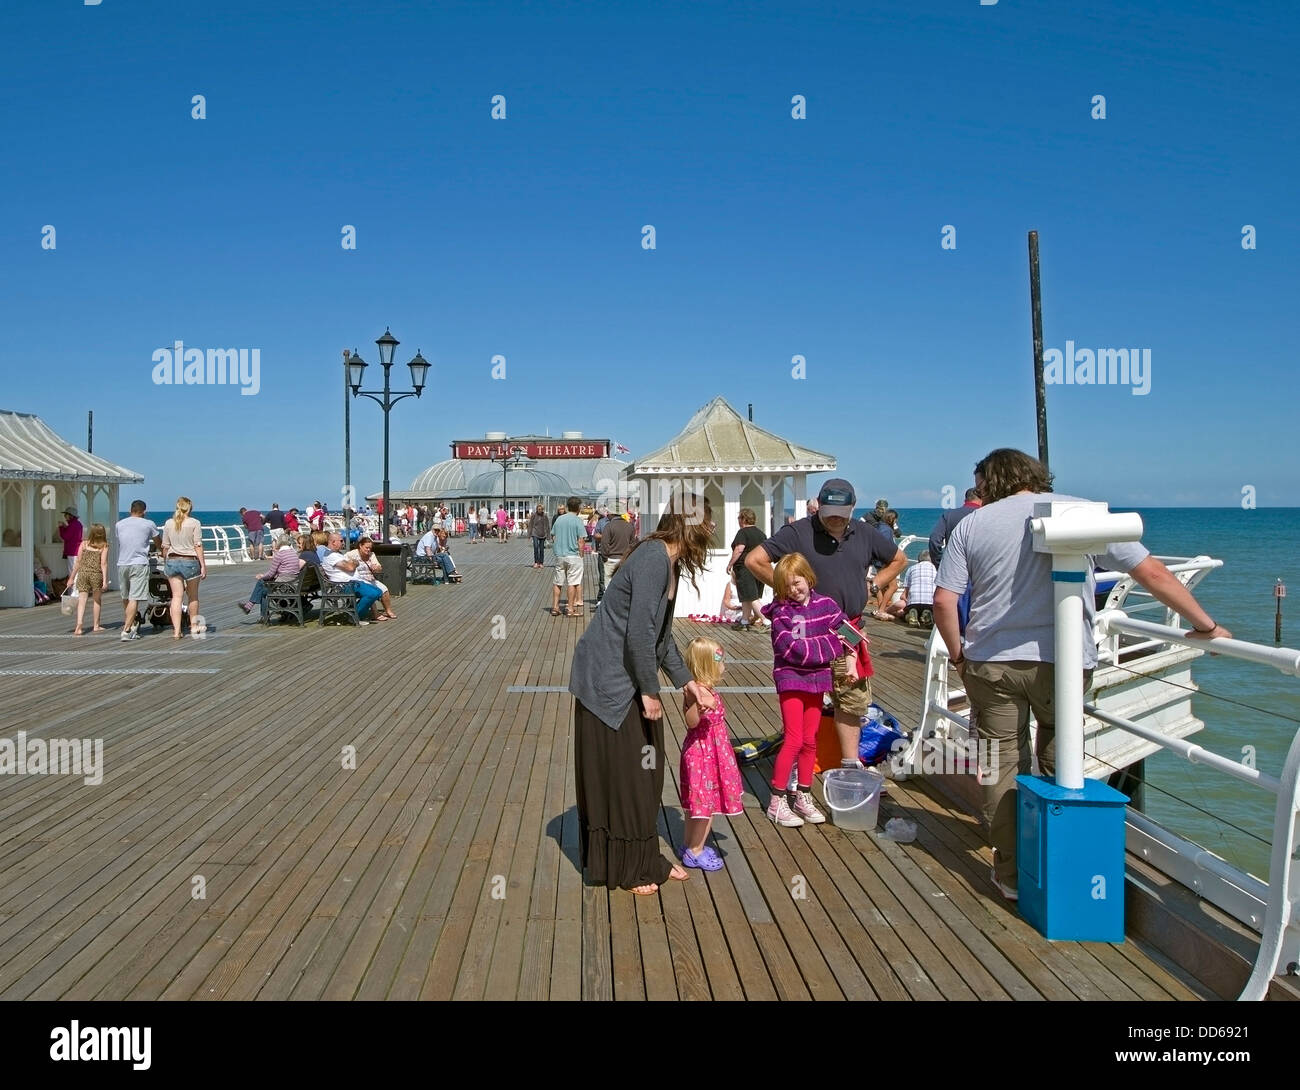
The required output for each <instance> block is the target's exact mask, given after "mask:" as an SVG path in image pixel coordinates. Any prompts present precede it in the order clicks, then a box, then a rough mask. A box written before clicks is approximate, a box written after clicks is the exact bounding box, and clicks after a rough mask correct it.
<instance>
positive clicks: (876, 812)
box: [822, 768, 885, 832]
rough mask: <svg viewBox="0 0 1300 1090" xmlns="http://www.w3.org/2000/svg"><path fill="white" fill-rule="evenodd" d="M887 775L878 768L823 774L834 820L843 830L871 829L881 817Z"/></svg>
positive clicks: (833, 771) (823, 785)
mask: <svg viewBox="0 0 1300 1090" xmlns="http://www.w3.org/2000/svg"><path fill="white" fill-rule="evenodd" d="M884 784H885V777H884V776H883V775H882V774H881V773H879V772H877V771H876V770H875V769H874V768H832V769H829V770H827V772H826V773H825V774H824V775H823V776H822V789H823V791H824V793H825V795H826V806H827V807H828V808H829V810H830V812H831V820H833V821H834V822H835V825H836V826H837V827H838V828H840V829H849V830H857V831H859V832H870V831H871V830H872V829H874V828H875V827H876V820H877V818H878V817H879V816H880V789H881V788H882V787H883V786H884Z"/></svg>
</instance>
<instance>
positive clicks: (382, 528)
mask: <svg viewBox="0 0 1300 1090" xmlns="http://www.w3.org/2000/svg"><path fill="white" fill-rule="evenodd" d="M400 343H401V342H400V341H399V340H398V339H397V338H396V337H394V336H393V335H392V333H391V332H389V330H388V329H387V328H385V329H384V335H383V336H382V337H380V338H378V339H377V340H376V341H375V344H377V345H378V346H379V364H380V366H381V367H383V369H384V388H383V390H363V389H361V380H362V377H363V376H364V375H365V371H366V366H367V364H366V361H365V360H363V359H362V358H361V357H360V356H359V355H357V354H356V353H355V352H354V353H353V354H352V355H351V356H349V357H348V360H347V367H348V385H349V386H351V387H352V396H353V397H368V398H370V400H371V401H373V402H375V403H376V404H377V405H378V406H379V407H380V408H381V409H383V410H384V513H383V514H382V515H381V516H380V519H379V533H380V538H381V540H382V541H384V542H385V543H387V542H388V520H389V519H390V518H392V516H393V509H392V504H391V502H390V501H389V498H388V414H389V412H390V411H391V410H392V408H393V406H394V405H396V404H397V403H398V402H399V401H401V400H402V399H403V398H407V397H419V396H420V393H421V392H422V391H423V390H424V384H425V381H426V379H427V378H428V375H429V361H428V360H426V359H425V358H424V357H423V356H422V355H420V353H419V352H416V353H415V358H414V359H413V360H411V362H410V363H408V364H407V365H406V366H407V367H409V368H410V369H411V385H412V386H413V387H415V388H414V389H413V390H403V391H401V392H400V393H397V394H394V393H393V391H392V390H391V389H390V388H389V385H388V373H389V371H390V370H391V369H392V366H393V353H394V352H395V351H396V350H397V346H398V345H399V344H400Z"/></svg>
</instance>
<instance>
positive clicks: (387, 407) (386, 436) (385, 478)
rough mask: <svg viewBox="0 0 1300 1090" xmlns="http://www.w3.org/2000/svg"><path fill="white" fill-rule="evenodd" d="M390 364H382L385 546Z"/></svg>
mask: <svg viewBox="0 0 1300 1090" xmlns="http://www.w3.org/2000/svg"><path fill="white" fill-rule="evenodd" d="M391 368H392V364H390V363H386V364H384V513H383V515H381V516H380V518H379V534H380V538H381V540H382V541H383V542H384V544H385V545H387V544H388V520H389V519H390V518H392V508H391V507H390V506H389V500H388V410H389V409H391V408H392V403H391V402H390V401H389V397H388V392H389V391H388V372H389V370H390V369H391Z"/></svg>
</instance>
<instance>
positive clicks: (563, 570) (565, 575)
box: [555, 556, 583, 587]
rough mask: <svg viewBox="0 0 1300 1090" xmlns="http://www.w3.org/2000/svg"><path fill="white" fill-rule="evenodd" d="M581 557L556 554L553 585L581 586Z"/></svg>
mask: <svg viewBox="0 0 1300 1090" xmlns="http://www.w3.org/2000/svg"><path fill="white" fill-rule="evenodd" d="M582 567H583V565H582V557H581V556H557V557H556V558H555V585H556V586H557V587H563V586H570V587H580V586H582Z"/></svg>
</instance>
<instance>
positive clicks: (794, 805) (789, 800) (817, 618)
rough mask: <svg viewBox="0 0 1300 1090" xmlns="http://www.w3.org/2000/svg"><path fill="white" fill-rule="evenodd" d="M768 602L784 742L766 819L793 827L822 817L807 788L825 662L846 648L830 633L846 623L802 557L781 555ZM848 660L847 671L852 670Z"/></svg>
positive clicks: (826, 678)
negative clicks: (793, 785) (793, 783)
mask: <svg viewBox="0 0 1300 1090" xmlns="http://www.w3.org/2000/svg"><path fill="white" fill-rule="evenodd" d="M772 584H773V589H774V592H775V597H774V600H773V601H772V602H771V603H769V604H768V605H765V606H764V607H763V611H762V612H763V615H764V616H765V617H766V618H767V619H768V621H769V622H770V623H771V626H772V657H773V663H772V677H773V680H774V681H775V682H776V692H777V699H779V700H780V702H781V724H782V726H783V727H784V728H785V738H784V739H783V741H782V742H781V752H780V753H778V754H777V758H776V766H775V767H774V768H773V770H772V801H771V802H770V803H769V804H768V807H767V816H768V818H769V819H770V820H771V821H772V822H773V823H774V824H776V825H783V826H785V827H787V828H794V827H795V826H798V825H802V824H803V823H804V822H805V821H810V822H812V823H813V824H814V825H819V824H821V822H823V821H825V820H826V815H825V814H823V813H822V812H821V811H820V810H819V809H817V804H816V803H815V802H814V801H813V797H812V792H811V787H812V778H813V764H814V762H815V761H816V758H817V728H818V726H819V725H820V724H821V717H822V694H823V693H828V692H830V691H831V687H832V679H831V663H832V662H834V661H835V660H836V659H837V658H839V657H840V656H841V655H843V654H844V649H845V647H846V646H848V645H847V644H846V643H845V642H844V641H843V640H842V639H840V636H839V634H838V632H837V631H836V630H837V629H838V628H839V626H840V625H841V624H843V623H844V622H845V621H847V620H848V618H847V617H846V616H845V615H844V611H843V610H842V609H840V607H839V606H837V605H836V604H835V602H834V600H833V599H831V598H827V597H826V596H825V595H824V594H817V593H815V592H814V591H813V587H815V586H816V585H817V576H816V575H815V574H813V570H812V566H811V565H810V564H809V563H808V561H807V560H806V559H805V558H804V556H803V554H802V553H787V554H786V555H785V556H783V557H781V559H780V560H779V561H777V565H776V569H775V571H773V573H772ZM853 662H854V660H853V659H849V668H850V670H852V669H853ZM796 765H797V767H798V779H797V785H798V790H796V791H789V790H788V789H787V785H788V784H789V783H790V770H791V768H793V767H795V766H796Z"/></svg>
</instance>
